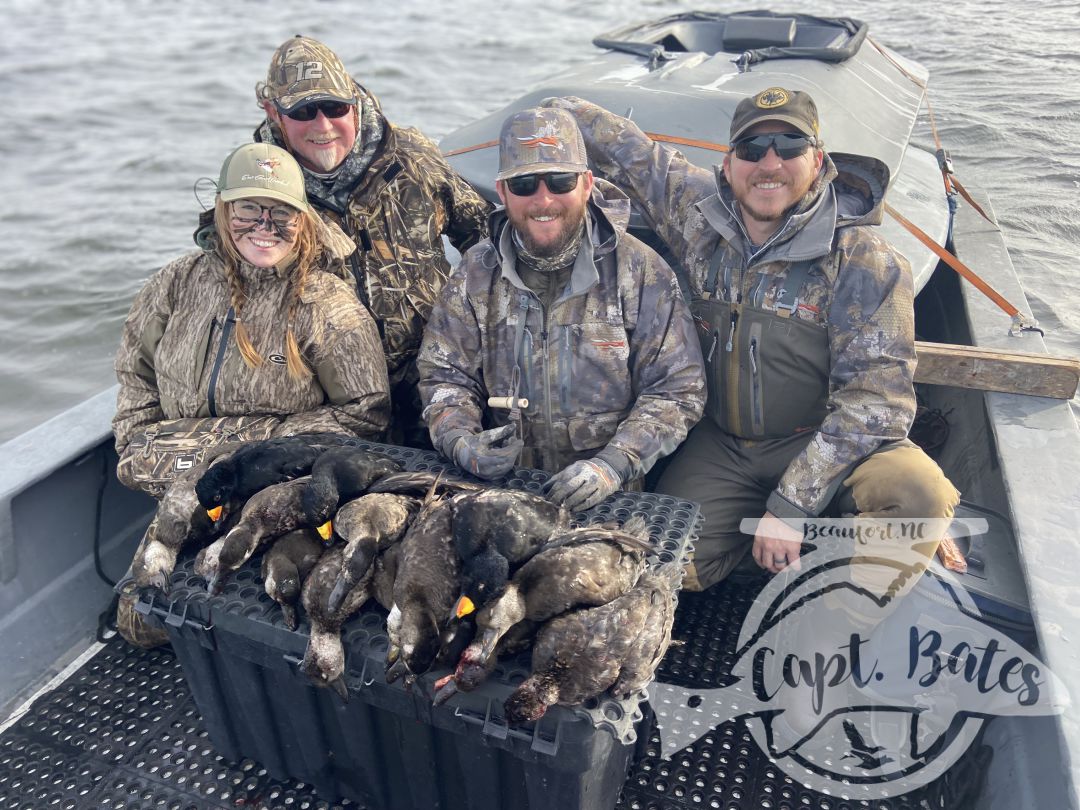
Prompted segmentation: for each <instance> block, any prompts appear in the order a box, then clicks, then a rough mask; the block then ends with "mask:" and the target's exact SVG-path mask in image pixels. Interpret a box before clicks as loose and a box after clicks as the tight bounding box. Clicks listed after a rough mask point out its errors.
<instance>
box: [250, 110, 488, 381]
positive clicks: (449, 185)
mask: <svg viewBox="0 0 1080 810" xmlns="http://www.w3.org/2000/svg"><path fill="white" fill-rule="evenodd" d="M363 92H364V93H365V94H366V95H367V97H368V98H369V99H370V100H371V101H372V103H373V104H374V105H375V111H376V113H377V115H378V118H379V122H380V124H381V130H382V138H381V141H380V144H379V147H378V149H377V151H376V152H375V155H374V157H373V158H372V160H371V163H370V164H369V165H368V167H367V169H366V170H365V171H364V172H363V173H362V174H361V175H360V176H359V177H358V178H357V179H356V181H355V182H356V184H355V186H354V187H353V189H352V191H351V193H350V194H349V203H348V207H347V208H346V209H344V210H343V209H342V208H341V207H340V206H339V205H337V204H336V203H335V202H334V201H333V200H331V199H330V198H329V197H328V196H327V197H320V196H319V195H318V194H316V193H313V192H312V190H311V189H312V187H313V186H317V184H313V183H308V189H309V191H308V198H309V201H310V202H311V203H312V204H313V205H315V206H316V207H317V208H318V209H319V210H320V212H321V213H323V214H324V215H325V216H328V217H330V218H332V219H333V220H334V221H335V222H337V223H338V224H339V225H340V226H341V227H342V229H343V230H344V231H345V233H346V234H348V235H349V237H350V238H351V239H352V240H353V242H354V243H355V244H356V248H357V249H356V252H355V253H353V254H352V255H350V256H349V257H348V267H349V270H351V276H352V279H353V282H354V284H355V285H356V289H357V293H358V295H359V296H360V300H361V301H363V303H364V304H365V305H366V306H367V308H368V309H369V310H370V312H371V314H372V316H373V317H374V318H375V321H376V322H377V324H378V327H379V333H380V335H381V336H382V341H383V348H384V350H385V354H386V365H387V369H388V372H389V376H390V382H391V385H393V386H397V385H398V384H399V383H401V382H402V381H403V380H407V381H409V382H412V383H413V384H415V379H416V371H415V367H414V363H415V359H416V353H417V351H418V350H419V348H420V340H421V338H422V337H423V331H424V324H425V323H426V322H427V319H428V316H429V315H430V314H431V307H432V305H433V304H434V303H435V300H436V298H437V297H438V294H439V291H440V290H441V289H442V286H443V284H445V283H446V278H447V276H448V275H449V274H450V264H449V262H447V260H446V254H445V252H444V250H443V243H442V235H443V234H446V236H447V237H448V238H449V239H450V242H451V243H452V244H453V245H454V247H456V248H457V249H458V250H459V251H461V252H462V253H464V252H465V250H467V249H468V248H469V247H471V246H472V245H474V244H476V242H478V241H479V240H480V239H482V238H483V237H484V236H486V235H487V216H488V214H489V212H490V211H491V205H490V204H489V203H488V202H487V201H486V200H484V199H483V198H482V197H481V196H480V195H479V194H477V193H476V191H475V190H473V188H472V186H470V185H469V184H468V183H466V182H465V181H464V180H463V179H462V178H461V177H460V176H458V174H457V173H456V172H455V171H454V170H453V169H451V168H450V165H449V164H448V163H447V162H446V161H445V160H444V159H443V156H442V153H441V152H440V151H439V148H438V147H437V146H436V145H435V144H434V143H433V142H432V141H431V140H429V139H428V138H426V137H425V136H424V135H423V134H422V133H421V132H420V131H419V130H417V129H414V128H412V127H395V126H393V125H392V124H390V122H388V121H386V119H385V118H384V117H383V116H382V113H381V111H380V110H379V107H378V101H377V99H376V98H375V96H373V95H371V94H370V93H369V92H368V91H367V90H363ZM266 132H270V133H272V134H273V136H274V139H275V141H276V142H277V143H278V145H279V146H280V145H282V139H281V137H280V133H278V132H277V128H276V127H270V126H268V125H267V124H264V125H263V126H262V127H260V128H259V130H258V131H257V132H256V140H262V139H263V138H262V134H263V133H266ZM304 173H305V175H307V174H309V173H310V172H309V170H308V169H306V168H305V169H304Z"/></svg>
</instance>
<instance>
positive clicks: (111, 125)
mask: <svg viewBox="0 0 1080 810" xmlns="http://www.w3.org/2000/svg"><path fill="white" fill-rule="evenodd" d="M3 5H4V7H5V8H4V11H3V14H2V15H0V19H2V20H3V23H4V25H3V28H4V33H5V37H4V39H5V44H4V48H3V49H2V50H0V94H2V96H0V97H2V99H3V105H2V106H3V109H4V110H5V113H6V116H5V119H6V120H5V127H4V129H5V136H4V137H3V138H0V166H2V178H3V182H2V185H0V188H2V189H3V193H2V194H0V199H2V202H0V243H2V244H3V245H4V247H5V249H4V250H3V253H2V256H0V379H2V381H3V384H2V386H0V439H5V438H9V437H11V436H12V435H15V434H17V433H19V432H21V431H22V430H25V429H26V428H29V427H31V426H33V425H35V424H37V423H38V422H41V421H43V420H45V419H46V418H48V417H49V416H52V415H53V414H55V413H58V412H60V411H62V410H64V409H66V408H68V407H70V406H71V405H74V404H76V403H77V402H79V401H81V400H82V399H84V398H86V397H87V396H88V395H90V394H93V393H96V392H98V391H100V390H102V389H104V388H107V387H108V386H110V385H112V384H113V381H114V380H113V375H112V355H113V352H114V351H115V347H116V344H117V341H118V339H119V332H120V327H121V324H122V322H123V318H124V315H125V314H126V312H127V309H128V306H129V304H130V301H131V298H132V296H133V295H134V294H135V292H136V291H137V290H138V288H139V287H140V286H141V284H142V283H143V281H144V280H145V279H146V277H147V276H148V275H149V274H150V273H151V272H152V271H153V270H154V269H156V268H157V267H159V266H160V265H161V264H162V263H164V262H165V261H167V260H168V259H170V258H172V257H174V256H176V255H178V254H180V253H181V252H183V251H185V250H188V249H189V248H190V247H191V239H190V235H191V231H192V229H193V224H194V221H195V217H196V214H197V212H198V210H199V209H198V206H197V204H196V202H195V199H194V197H193V195H192V191H191V188H192V184H193V182H194V180H195V179H196V178H198V177H200V176H206V175H214V174H216V172H217V169H218V167H219V166H220V163H221V160H222V158H223V157H224V155H225V154H226V153H227V152H228V151H229V150H230V149H231V148H233V147H234V146H236V145H238V144H240V143H242V142H244V141H246V140H248V139H249V138H250V133H251V131H252V129H253V127H254V125H255V124H256V123H257V122H258V121H259V120H260V117H261V116H260V114H259V111H258V110H257V109H256V106H255V102H254V95H253V87H254V84H255V82H256V81H257V80H258V79H259V78H262V77H263V76H264V75H265V70H266V64H267V62H268V61H269V57H270V54H271V53H272V52H273V50H274V48H275V47H276V46H277V45H278V44H279V43H280V42H281V41H282V40H284V39H286V38H287V37H288V36H290V35H292V34H294V33H296V32H300V33H304V34H307V35H310V36H314V37H317V38H319V39H322V40H324V41H326V42H327V43H328V44H330V45H331V46H332V47H334V48H335V49H336V50H337V52H338V53H339V54H340V55H341V57H342V58H343V60H344V62H345V64H346V65H347V66H348V67H349V68H350V70H351V71H352V72H353V74H354V75H355V76H356V77H357V78H359V79H360V81H362V82H363V83H364V84H365V85H367V86H368V87H369V88H370V89H371V90H372V91H373V92H374V93H375V94H376V95H378V96H379V97H380V99H381V101H382V104H383V109H384V110H385V112H386V114H387V116H388V117H389V118H390V119H391V120H392V121H394V122H396V123H402V124H412V125H415V126H418V127H420V128H421V129H423V130H424V131H425V132H426V133H428V134H429V135H431V136H432V137H434V138H436V139H438V138H439V137H441V136H443V135H445V134H446V133H447V132H449V131H451V130H452V129H454V128H455V127H457V126H460V125H462V124H464V123H466V122H467V121H469V120H471V119H473V118H475V117H477V116H478V115H480V114H481V113H485V112H488V111H490V110H492V109H495V108H497V107H500V106H502V105H503V104H505V103H507V102H508V101H510V100H511V99H512V98H514V97H515V96H517V95H519V93H520V91H521V90H523V89H524V88H526V87H528V86H529V85H531V84H533V83H535V82H537V81H539V80H540V79H541V78H543V77H544V76H546V75H550V74H552V73H554V72H556V70H557V69H558V68H559V67H561V66H563V65H566V64H568V63H570V62H571V61H572V60H575V59H584V58H586V57H587V56H589V55H590V54H591V50H592V49H591V46H590V44H589V42H590V39H591V38H592V37H593V36H594V35H595V34H597V33H600V32H602V31H607V30H610V29H612V28H614V27H616V26H619V25H621V24H623V23H624V22H627V21H636V20H642V19H649V18H653V17H659V16H663V15H666V14H671V13H675V12H676V11H680V10H688V9H691V8H702V9H708V10H718V11H723V10H729V11H730V10H737V9H739V8H754V7H760V6H761V5H764V4H761V3H756V2H745V1H744V2H741V3H713V4H708V3H703V2H688V1H687V0H677V1H674V0H663V2H658V1H656V0H652V1H650V0H589V2H566V3H560V2H558V1H557V0H551V1H550V2H547V3H536V2H520V0H509V1H508V2H501V3H484V2H481V0H458V2H455V3H452V4H451V3H446V4H439V3H432V2H411V1H410V0H403V2H397V3H374V2H363V1H362V0H352V2H345V0H328V1H327V2H318V3H303V2H293V3H290V4H288V5H285V4H270V3H263V2H230V3H223V2H216V3H204V2H192V3H185V4H175V3H160V2H120V0H97V1H96V2H75V1H74V0H73V1H72V2H57V3H51V4H47V5H46V4H43V3H38V2H21V1H19V0H16V1H15V2H11V0H8V2H6V3H4V4H3ZM794 5H795V4H791V5H790V6H787V8H793V7H794ZM776 8H777V9H778V10H779V9H783V8H785V7H784V6H777V7H776ZM796 10H799V11H803V12H811V13H818V14H824V15H846V16H851V17H856V18H858V19H863V20H865V21H867V22H869V23H870V25H871V34H872V35H873V36H875V37H876V38H877V39H878V40H879V41H881V42H883V43H885V44H887V45H889V46H891V47H893V48H894V49H896V50H898V51H899V52H900V53H902V54H904V55H905V56H908V57H911V58H914V59H917V60H919V61H921V62H922V63H923V64H925V65H926V66H927V67H928V68H929V69H930V71H931V76H932V79H931V85H930V86H931V99H932V102H933V104H934V108H935V112H936V116H937V120H938V127H939V131H940V134H941V137H942V139H943V141H944V142H945V144H946V146H947V147H948V148H949V149H950V150H951V151H952V153H953V156H954V160H955V163H956V167H957V172H958V174H959V176H960V178H961V180H962V181H964V182H965V184H966V185H967V186H968V187H969V188H970V187H982V188H985V189H987V190H988V191H989V193H990V194H991V196H992V198H993V201H994V205H995V208H996V210H997V213H998V216H999V218H1000V220H1001V223H1002V225H1003V227H1004V229H1005V231H1006V233H1007V238H1008V241H1009V245H1010V251H1011V253H1012V257H1013V261H1014V262H1015V264H1016V266H1017V269H1018V271H1019V273H1020V276H1021V278H1022V279H1023V281H1024V283H1025V285H1026V286H1027V290H1028V297H1029V300H1030V302H1031V306H1032V308H1033V310H1034V313H1035V316H1036V317H1037V318H1038V319H1039V320H1040V321H1041V322H1042V324H1043V326H1044V327H1046V328H1047V331H1048V334H1047V343H1048V345H1049V346H1050V349H1051V351H1055V352H1059V353H1063V354H1072V355H1080V312H1078V310H1080V273H1078V271H1077V267H1076V258H1075V257H1076V254H1077V250H1076V245H1077V243H1078V242H1080V207H1078V205H1077V198H1078V192H1080V189H1078V186H1080V89H1078V88H1080V53H1078V52H1077V50H1076V49H1075V43H1076V42H1078V41H1080V15H1078V14H1077V5H1076V3H1075V2H1072V0H1070V2H1063V1H1062V0H1056V1H1055V2H1040V3H1038V4H1032V5H1030V6H1029V5H1025V4H1019V3H1016V2H1015V0H1009V2H1005V1H1004V0H978V1H976V0H953V1H952V2H949V3H934V2H926V1H925V0H922V1H921V2H915V0H897V2H893V3H889V4H884V3H871V2H869V1H868V0H856V1H855V2H849V3H842V2H834V1H833V0H829V2H821V3H805V4H800V5H799V7H798V9H796ZM925 139H926V141H927V142H928V143H929V141H930V137H929V133H927V134H926V136H925Z"/></svg>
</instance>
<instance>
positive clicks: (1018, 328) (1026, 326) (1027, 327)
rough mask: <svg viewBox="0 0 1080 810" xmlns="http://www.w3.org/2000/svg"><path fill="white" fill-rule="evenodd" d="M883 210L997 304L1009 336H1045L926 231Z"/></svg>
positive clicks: (891, 208)
mask: <svg viewBox="0 0 1080 810" xmlns="http://www.w3.org/2000/svg"><path fill="white" fill-rule="evenodd" d="M885 210H886V211H888V212H889V215H890V216H891V217H892V218H893V219H895V220H896V221H897V222H899V223H900V224H901V225H903V226H904V227H905V228H907V229H908V230H909V231H910V232H911V233H912V235H914V236H915V238H916V239H918V240H919V241H920V242H922V243H923V244H924V245H926V246H927V247H928V248H930V250H932V251H933V252H934V253H936V254H937V255H938V258H940V259H941V260H942V261H943V262H945V264H947V265H949V267H951V268H952V269H953V270H955V271H956V272H957V273H959V274H960V275H961V276H963V277H964V278H966V279H967V280H968V281H970V282H971V283H972V284H974V285H975V288H976V289H977V290H978V291H979V292H981V293H982V294H983V295H985V296H986V297H987V298H989V299H990V300H991V301H993V302H994V303H995V304H997V305H998V307H1000V308H1001V309H1002V310H1003V311H1004V312H1005V313H1006V314H1007V315H1008V316H1009V317H1010V318H1012V322H1013V325H1012V328H1011V329H1010V330H1009V334H1011V335H1017V334H1019V333H1020V332H1038V333H1039V334H1040V335H1045V334H1046V333H1045V332H1043V330H1042V329H1040V328H1039V325H1038V323H1036V322H1034V321H1031V320H1029V319H1028V317H1027V316H1026V315H1024V314H1023V313H1022V312H1020V310H1018V309H1017V308H1016V307H1015V306H1013V305H1012V304H1010V303H1009V302H1008V300H1006V298H1005V297H1004V296H1003V295H1002V294H1001V293H999V292H998V291H997V290H995V289H994V288H993V287H991V286H990V285H989V284H987V283H986V282H985V281H983V280H982V278H980V277H979V275H978V274H977V273H976V272H975V271H974V270H972V269H971V268H970V267H968V266H967V265H966V264H964V263H963V262H962V261H960V260H959V259H958V258H956V256H954V255H953V254H951V253H950V252H949V251H947V250H946V249H945V248H943V247H942V246H941V245H939V244H938V243H937V242H935V241H934V240H933V239H931V238H930V236H929V234H927V233H926V231H924V230H923V229H922V228H920V227H919V226H918V225H916V224H915V223H914V222H912V221H911V220H910V219H908V218H907V217H905V216H904V215H903V214H901V213H900V212H899V211H897V210H896V209H895V208H893V207H892V206H891V205H889V204H888V203H885Z"/></svg>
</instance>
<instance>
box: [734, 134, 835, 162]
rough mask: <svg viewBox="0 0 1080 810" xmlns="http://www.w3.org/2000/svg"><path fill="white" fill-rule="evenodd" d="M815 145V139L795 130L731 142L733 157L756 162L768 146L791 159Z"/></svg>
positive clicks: (786, 158) (785, 157) (782, 157)
mask: <svg viewBox="0 0 1080 810" xmlns="http://www.w3.org/2000/svg"><path fill="white" fill-rule="evenodd" d="M816 145H817V141H816V140H815V139H814V138H811V137H809V136H808V135H800V134H798V133H795V132H770V133H769V134H768V135H751V136H750V137H749V138H740V139H739V140H737V141H735V143H734V144H732V147H733V151H734V152H735V157H737V158H738V159H739V160H748V161H750V162H751V163H757V162H758V161H759V160H761V159H762V158H763V157H765V155H766V154H768V151H769V147H770V146H771V147H773V148H774V149H775V150H776V154H777V155H779V157H780V158H781V159H782V160H791V159H792V158H797V157H799V156H800V155H805V154H806V150H807V149H809V148H810V147H811V146H816Z"/></svg>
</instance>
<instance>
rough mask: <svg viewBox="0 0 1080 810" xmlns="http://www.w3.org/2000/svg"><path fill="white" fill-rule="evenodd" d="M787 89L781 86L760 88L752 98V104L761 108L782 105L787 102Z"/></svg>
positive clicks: (769, 108) (767, 108)
mask: <svg viewBox="0 0 1080 810" xmlns="http://www.w3.org/2000/svg"><path fill="white" fill-rule="evenodd" d="M788 98H789V97H788V94H787V90H785V89H784V88H782V87H770V88H769V89H768V90H762V91H761V92H760V93H758V94H757V96H756V97H755V98H754V104H756V105H757V106H758V107H760V108H761V109H763V110H771V109H772V108H773V107H783V106H784V105H785V104H787V103H788Z"/></svg>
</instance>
